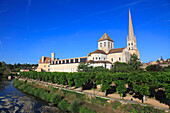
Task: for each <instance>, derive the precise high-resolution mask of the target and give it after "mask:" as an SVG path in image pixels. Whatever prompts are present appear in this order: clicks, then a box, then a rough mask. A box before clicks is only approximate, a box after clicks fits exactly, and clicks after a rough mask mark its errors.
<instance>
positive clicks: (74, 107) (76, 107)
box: [69, 100, 81, 113]
mask: <svg viewBox="0 0 170 113" xmlns="http://www.w3.org/2000/svg"><path fill="white" fill-rule="evenodd" d="M80 104H81V102H80V101H79V100H74V101H73V102H72V103H71V104H70V106H69V110H70V111H71V112H73V113H78V112H79V108H80Z"/></svg>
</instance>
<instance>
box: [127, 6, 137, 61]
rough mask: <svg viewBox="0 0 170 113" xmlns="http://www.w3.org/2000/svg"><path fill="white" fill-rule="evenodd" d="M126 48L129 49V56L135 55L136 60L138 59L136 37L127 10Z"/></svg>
mask: <svg viewBox="0 0 170 113" xmlns="http://www.w3.org/2000/svg"><path fill="white" fill-rule="evenodd" d="M127 48H128V49H129V52H130V53H131V54H136V55H138V58H139V51H138V49H137V44H136V36H135V35H134V32H133V25H132V18H131V13H130V9H129V34H128V36H127Z"/></svg>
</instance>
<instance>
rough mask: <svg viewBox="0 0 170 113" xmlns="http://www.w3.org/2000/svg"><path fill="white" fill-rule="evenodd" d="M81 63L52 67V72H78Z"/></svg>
mask: <svg viewBox="0 0 170 113" xmlns="http://www.w3.org/2000/svg"><path fill="white" fill-rule="evenodd" d="M78 65H79V63H70V64H54V65H50V72H77V69H78Z"/></svg>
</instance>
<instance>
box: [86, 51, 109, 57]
mask: <svg viewBox="0 0 170 113" xmlns="http://www.w3.org/2000/svg"><path fill="white" fill-rule="evenodd" d="M93 53H101V54H106V53H105V52H104V51H103V50H99V49H97V50H96V51H94V52H91V53H89V54H88V56H90V55H91V54H93Z"/></svg>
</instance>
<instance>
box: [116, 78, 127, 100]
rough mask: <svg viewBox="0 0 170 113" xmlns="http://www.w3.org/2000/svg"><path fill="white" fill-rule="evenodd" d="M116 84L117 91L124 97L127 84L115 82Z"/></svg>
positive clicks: (119, 81)
mask: <svg viewBox="0 0 170 113" xmlns="http://www.w3.org/2000/svg"><path fill="white" fill-rule="evenodd" d="M115 83H116V90H117V91H118V92H119V94H120V97H122V96H123V93H125V91H126V87H125V82H124V81H122V80H118V81H115Z"/></svg>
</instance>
